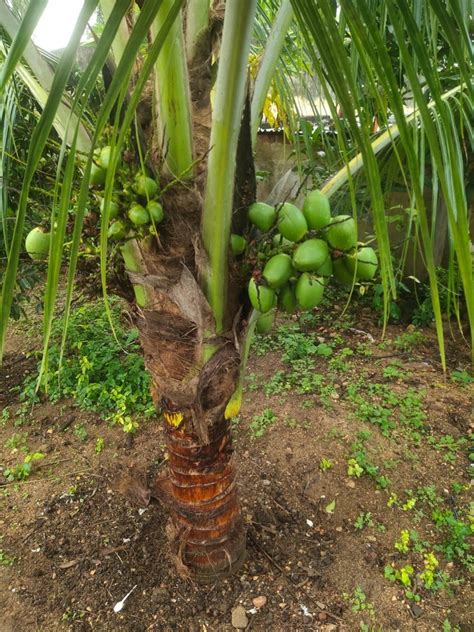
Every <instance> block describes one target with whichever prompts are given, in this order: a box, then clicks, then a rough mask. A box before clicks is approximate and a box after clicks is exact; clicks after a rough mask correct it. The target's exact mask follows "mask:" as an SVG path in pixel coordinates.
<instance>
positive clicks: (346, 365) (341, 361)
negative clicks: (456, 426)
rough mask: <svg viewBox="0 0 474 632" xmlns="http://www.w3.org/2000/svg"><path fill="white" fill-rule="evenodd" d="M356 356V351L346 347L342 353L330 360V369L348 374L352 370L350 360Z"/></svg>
mask: <svg viewBox="0 0 474 632" xmlns="http://www.w3.org/2000/svg"><path fill="white" fill-rule="evenodd" d="M353 355H354V351H353V350H352V349H350V348H349V347H344V348H343V349H341V351H340V352H339V353H338V354H337V355H336V356H335V357H334V358H331V359H330V360H329V369H330V370H331V371H339V372H346V371H349V370H350V368H351V364H350V362H348V358H350V357H351V356H353Z"/></svg>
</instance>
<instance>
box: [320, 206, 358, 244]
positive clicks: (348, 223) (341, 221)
mask: <svg viewBox="0 0 474 632" xmlns="http://www.w3.org/2000/svg"><path fill="white" fill-rule="evenodd" d="M326 240H327V242H328V244H329V245H330V246H331V248H333V249H334V250H342V251H343V252H347V251H349V250H352V248H354V247H355V246H356V245H357V230H356V225H355V221H354V218H353V217H351V216H350V215H336V217H333V218H332V220H331V224H330V225H329V227H328V229H327V231H326Z"/></svg>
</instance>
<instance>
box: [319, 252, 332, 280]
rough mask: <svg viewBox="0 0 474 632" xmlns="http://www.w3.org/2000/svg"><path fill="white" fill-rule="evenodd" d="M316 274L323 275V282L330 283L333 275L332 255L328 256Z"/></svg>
mask: <svg viewBox="0 0 474 632" xmlns="http://www.w3.org/2000/svg"><path fill="white" fill-rule="evenodd" d="M315 274H316V275H317V276H318V277H321V283H322V284H323V285H327V284H328V283H329V279H330V278H331V276H332V259H331V257H328V258H327V259H326V261H325V262H324V263H323V264H322V265H321V266H319V268H318V269H317V270H316V272H315Z"/></svg>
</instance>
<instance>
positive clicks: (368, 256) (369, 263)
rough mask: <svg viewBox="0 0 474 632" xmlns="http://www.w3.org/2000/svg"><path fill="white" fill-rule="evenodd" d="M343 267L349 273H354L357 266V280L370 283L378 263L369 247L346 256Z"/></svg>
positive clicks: (373, 251)
mask: <svg viewBox="0 0 474 632" xmlns="http://www.w3.org/2000/svg"><path fill="white" fill-rule="evenodd" d="M345 265H346V267H347V269H348V270H349V272H351V273H354V271H355V270H356V266H357V270H356V274H357V278H358V279H360V280H361V281H370V280H371V279H373V278H374V276H375V273H376V272H377V267H378V265H379V261H378V259H377V255H376V254H375V250H374V249H373V248H370V246H365V247H364V248H361V249H360V250H358V251H357V252H356V253H354V254H350V255H348V256H347V258H346V263H345Z"/></svg>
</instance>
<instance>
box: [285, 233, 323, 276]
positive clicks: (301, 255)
mask: <svg viewBox="0 0 474 632" xmlns="http://www.w3.org/2000/svg"><path fill="white" fill-rule="evenodd" d="M328 256H329V249H328V245H327V243H326V242H325V241H324V240H323V239H307V240H306V241H304V242H303V243H302V244H300V245H299V246H298V248H297V249H296V250H295V252H294V254H293V265H294V266H295V268H296V269H297V270H299V271H300V272H309V271H311V272H314V271H315V270H317V269H318V268H319V267H320V266H321V265H322V264H323V263H324V262H325V261H326V259H327V258H328Z"/></svg>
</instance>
